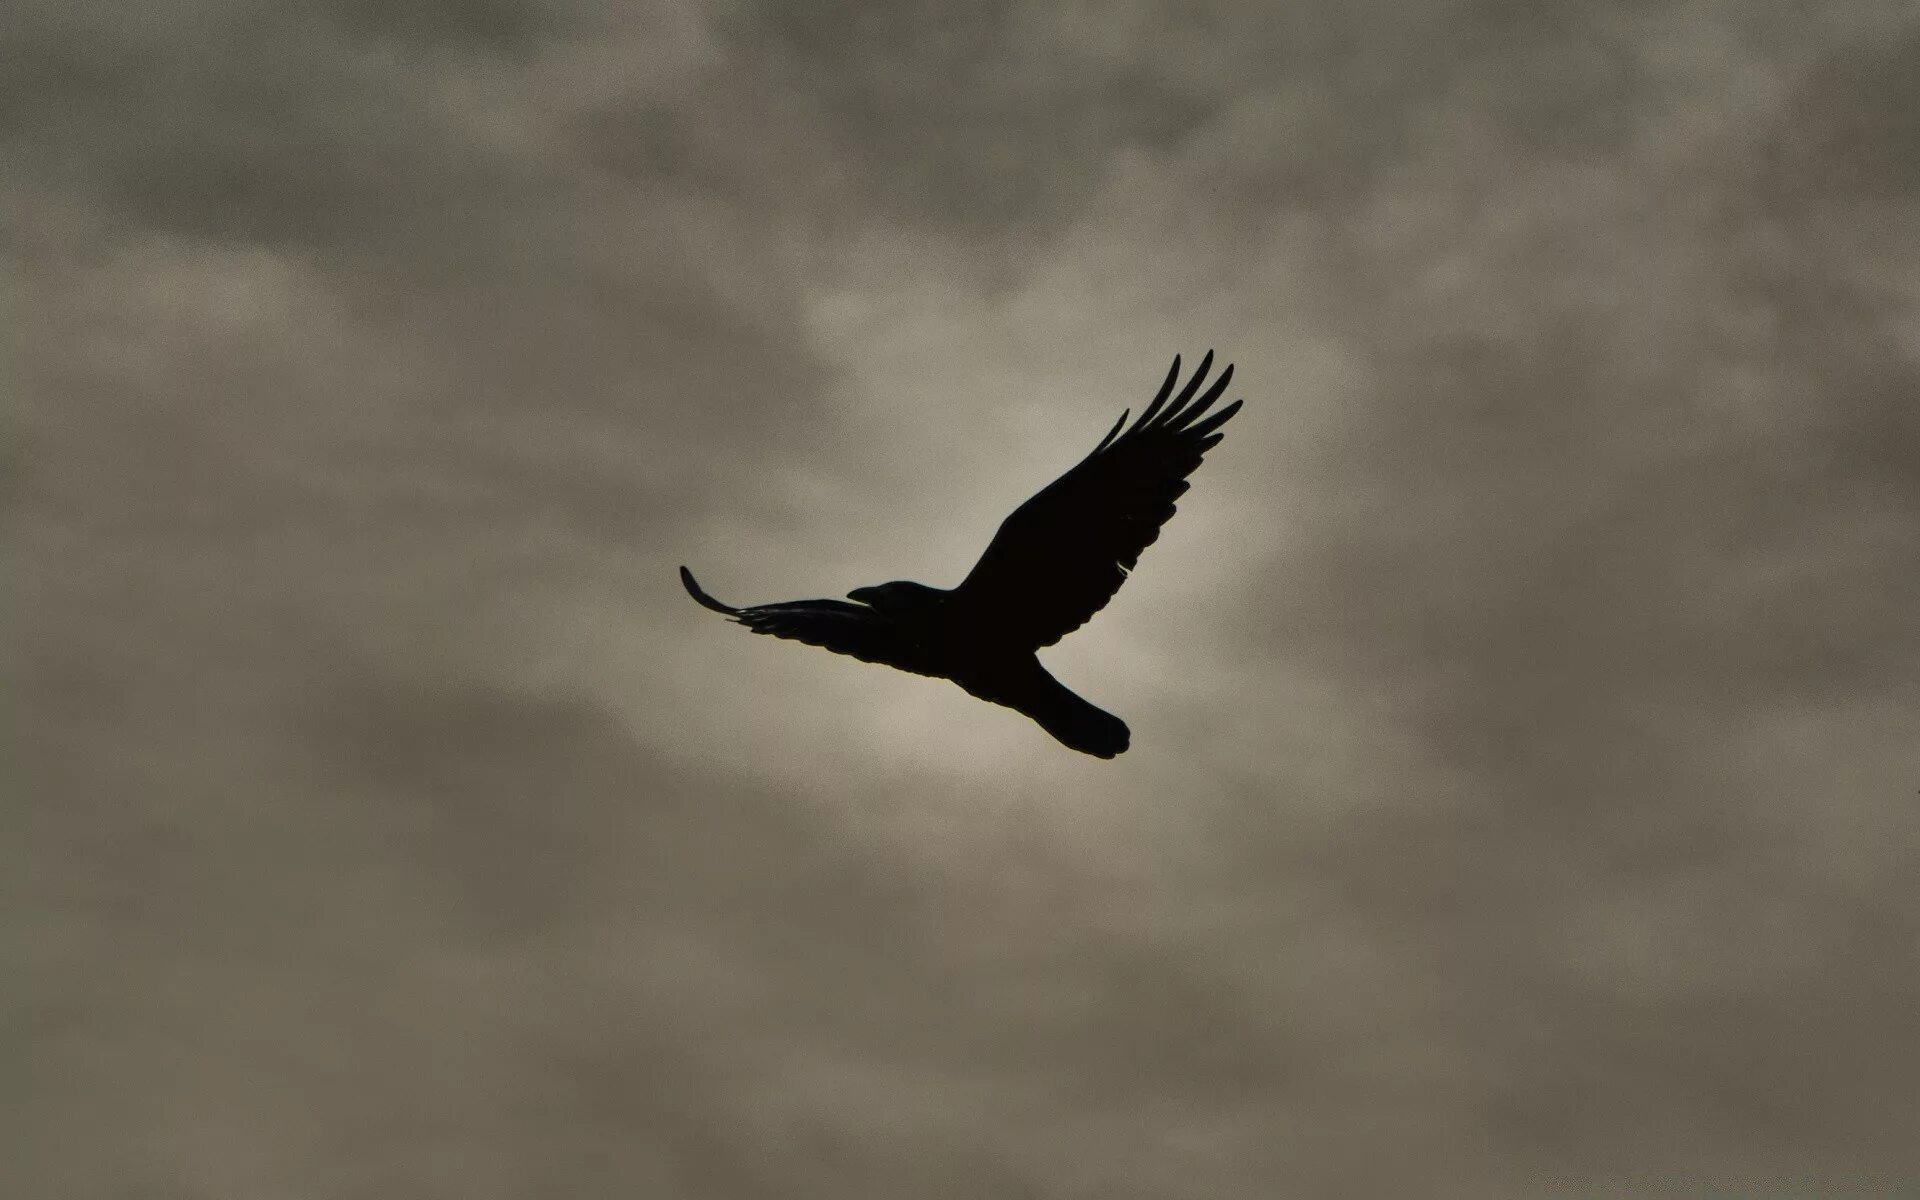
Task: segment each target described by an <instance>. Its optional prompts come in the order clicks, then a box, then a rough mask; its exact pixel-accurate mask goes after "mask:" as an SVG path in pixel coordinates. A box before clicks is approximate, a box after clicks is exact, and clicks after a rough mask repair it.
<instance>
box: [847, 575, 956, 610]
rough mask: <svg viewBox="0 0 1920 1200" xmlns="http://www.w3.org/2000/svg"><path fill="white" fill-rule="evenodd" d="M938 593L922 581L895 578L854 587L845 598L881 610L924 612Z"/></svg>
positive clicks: (935, 599) (932, 603) (937, 599)
mask: <svg viewBox="0 0 1920 1200" xmlns="http://www.w3.org/2000/svg"><path fill="white" fill-rule="evenodd" d="M940 595H941V593H940V590H939V589H938V588H930V587H928V586H927V585H926V584H924V583H913V582H911V581H909V580H905V579H896V580H893V581H892V582H891V583H876V584H874V585H873V586H872V587H859V588H855V589H853V590H852V591H850V592H848V593H847V599H849V600H858V601H859V602H860V603H862V604H865V605H869V606H871V607H873V608H876V609H879V610H880V611H881V612H890V613H909V612H924V611H925V610H926V609H928V608H930V607H932V606H933V605H934V604H935V603H937V602H938V601H939V598H940Z"/></svg>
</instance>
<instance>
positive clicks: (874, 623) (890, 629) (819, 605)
mask: <svg viewBox="0 0 1920 1200" xmlns="http://www.w3.org/2000/svg"><path fill="white" fill-rule="evenodd" d="M680 582H681V583H683V584H685V585H686V588H687V593H688V594H689V595H691V596H692V597H693V598H694V599H695V600H698V601H699V602H700V603H701V604H703V605H705V606H706V607H708V608H710V609H712V610H713V611H715V612H717V613H725V614H726V615H727V616H729V617H732V618H733V619H734V621H735V622H737V623H739V624H741V625H745V626H746V627H747V628H748V629H751V630H753V631H754V632H755V633H766V634H771V635H773V636H774V637H778V638H788V639H791V640H793V641H796V642H805V643H806V644H807V645H809V646H823V647H825V648H826V649H828V650H831V651H833V652H834V653H835V654H850V655H852V656H853V657H854V658H858V659H861V660H863V661H865V662H870V663H882V664H884V665H886V666H889V667H898V668H899V669H900V670H902V671H911V672H913V673H914V674H916V675H934V674H936V672H934V671H932V670H929V669H927V655H926V654H925V652H924V651H923V649H922V634H921V631H919V630H916V629H914V628H912V627H911V626H908V625H905V624H903V623H901V622H900V621H897V620H895V619H894V618H892V617H889V616H886V615H885V614H883V613H880V612H878V611H876V610H874V609H872V608H869V607H867V606H866V605H864V604H850V603H848V602H847V601H845V600H790V601H788V602H786V603H784V604H756V605H754V606H752V607H751V608H735V607H733V606H732V605H730V604H722V603H720V602H719V601H718V600H715V599H714V598H713V597H712V596H709V595H707V593H706V592H704V591H702V590H701V588H700V585H699V583H698V582H696V581H695V580H694V578H693V572H691V571H689V570H687V569H686V568H685V567H681V568H680Z"/></svg>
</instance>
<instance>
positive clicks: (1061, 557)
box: [953, 350, 1241, 648]
mask: <svg viewBox="0 0 1920 1200" xmlns="http://www.w3.org/2000/svg"><path fill="white" fill-rule="evenodd" d="M1212 366H1213V351H1211V350H1209V351H1207V353H1206V355H1205V356H1204V357H1202V358H1201V360H1200V364H1199V366H1198V368H1197V369H1195V371H1194V373H1193V376H1192V378H1190V379H1189V380H1188V381H1187V385H1186V386H1185V387H1184V388H1182V389H1180V394H1179V395H1178V396H1173V398H1172V399H1171V401H1169V399H1168V397H1169V396H1172V393H1173V386H1174V384H1175V383H1176V382H1177V381H1178V379H1179V376H1180V359H1179V357H1178V356H1175V358H1174V360H1173V367H1172V369H1170V370H1169V371H1168V372H1167V377H1166V380H1165V382H1163V383H1162V384H1161V385H1160V390H1159V392H1158V393H1157V394H1155V396H1154V398H1153V402H1152V403H1150V404H1149V405H1147V407H1146V408H1145V409H1144V410H1143V411H1142V412H1141V413H1140V416H1139V418H1138V419H1137V420H1135V421H1134V422H1133V424H1132V425H1131V426H1127V427H1126V430H1125V432H1121V426H1123V425H1126V415H1125V414H1122V416H1121V418H1120V422H1119V424H1117V425H1115V426H1114V431H1113V432H1111V433H1109V434H1108V435H1107V436H1106V437H1105V438H1103V439H1101V442H1100V444H1099V445H1098V446H1095V447H1094V449H1093V452H1092V453H1091V454H1089V455H1087V457H1086V458H1084V459H1082V460H1081V461H1080V462H1079V464H1078V465H1076V466H1075V467H1074V468H1073V469H1072V470H1070V471H1068V472H1067V473H1066V474H1065V475H1062V476H1061V477H1060V478H1058V479H1056V480H1054V481H1053V482H1052V483H1051V484H1048V485H1047V486H1046V487H1045V488H1043V489H1041V491H1040V492H1039V493H1037V494H1036V495H1035V496H1034V497H1033V498H1032V499H1030V500H1028V501H1027V502H1026V503H1025V504H1022V505H1021V506H1020V507H1019V508H1017V509H1015V510H1014V511H1013V514H1012V515H1011V516H1009V517H1008V518H1007V519H1006V520H1005V521H1003V522H1001V525H1000V529H999V531H998V532H997V533H995V534H994V536H993V541H992V542H991V543H989V544H988V546H987V549H986V553H984V554H982V555H981V556H980V561H979V562H978V563H976V564H974V568H973V570H972V571H971V572H970V573H969V574H968V575H967V577H966V579H965V580H963V581H961V584H960V586H959V587H958V588H957V589H955V591H954V596H953V603H954V606H955V611H956V614H958V615H961V616H963V617H964V619H966V620H967V621H968V622H969V623H971V624H973V625H975V626H976V627H977V628H979V629H981V630H991V631H992V632H993V633H994V634H996V635H997V636H1000V637H1004V638H1006V639H1007V640H1008V641H1009V642H1010V643H1012V644H1015V645H1020V646H1026V647H1032V648H1038V647H1040V646H1050V645H1052V644H1053V643H1055V642H1057V641H1059V640H1060V639H1061V638H1063V637H1065V636H1066V635H1067V634H1069V633H1071V632H1073V631H1074V630H1075V629H1078V628H1079V627H1080V626H1082V625H1084V624H1086V622H1087V621H1088V620H1089V619H1090V618H1091V617H1092V616H1093V614H1095V613H1097V612H1099V611H1100V610H1101V609H1102V608H1104V607H1105V606H1106V604H1107V602H1108V601H1109V600H1111V599H1112V598H1113V595H1114V593H1115V592H1117V591H1119V590H1120V585H1121V584H1122V583H1124V582H1126V578H1127V573H1128V572H1129V571H1131V570H1133V568H1134V567H1135V566H1136V565H1137V564H1138V563H1139V561H1140V554H1141V552H1142V551H1144V550H1145V549H1146V548H1147V547H1148V546H1151V545H1152V544H1153V543H1154V542H1155V541H1156V540H1157V539H1158V538H1159V536H1160V528H1161V526H1163V525H1165V524H1166V522H1167V520H1168V519H1169V518H1170V517H1172V516H1173V514H1174V511H1175V505H1174V501H1176V500H1178V499H1179V498H1180V496H1181V495H1183V494H1184V493H1185V492H1186V491H1187V489H1188V487H1189V486H1190V484H1189V483H1188V482H1187V476H1188V475H1190V474H1192V473H1193V471H1194V469H1195V468H1196V467H1198V466H1199V465H1200V460H1201V457H1202V456H1203V455H1205V454H1206V452H1207V450H1209V449H1210V448H1211V447H1213V446H1214V445H1216V444H1218V443H1219V441H1220V439H1221V436H1222V435H1221V434H1219V433H1217V432H1215V431H1216V430H1218V429H1219V428H1220V427H1221V426H1222V425H1224V424H1226V422H1227V421H1228V420H1229V419H1230V418H1232V416H1233V415H1234V414H1235V413H1237V412H1239V411H1240V404H1241V402H1240V401H1239V400H1235V401H1234V402H1233V403H1232V404H1229V405H1227V406H1226V407H1225V408H1222V409H1221V410H1220V411H1218V412H1215V413H1212V415H1208V411H1209V410H1210V409H1211V408H1212V407H1213V405H1214V403H1215V402H1216V401H1218V400H1219V399H1220V397H1221V395H1222V394H1224V393H1225V391H1226V389H1227V386H1228V384H1229V383H1231V382H1232V380H1233V366H1232V364H1228V365H1227V367H1226V368H1225V369H1224V370H1222V371H1221V372H1220V375H1219V377H1218V378H1216V379H1215V380H1214V381H1213V383H1212V385H1211V386H1209V387H1208V388H1207V390H1206V391H1205V393H1203V394H1199V396H1198V398H1197V399H1196V398H1195V397H1196V393H1199V392H1200V385H1201V383H1202V381H1203V380H1205V378H1206V376H1207V373H1208V371H1209V370H1211V368H1212ZM1203 418H1204V419H1203Z"/></svg>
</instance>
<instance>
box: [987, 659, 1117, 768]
mask: <svg viewBox="0 0 1920 1200" xmlns="http://www.w3.org/2000/svg"><path fill="white" fill-rule="evenodd" d="M996 683H997V684H998V686H989V687H978V686H977V685H975V684H974V683H973V681H962V682H961V686H962V687H965V688H966V689H967V690H968V691H969V692H972V693H973V694H974V695H976V696H979V697H980V698H981V699H982V700H991V701H992V702H993V703H995V704H1003V705H1005V706H1006V707H1008V708H1011V709H1013V710H1014V711H1015V712H1018V713H1021V714H1023V715H1025V716H1028V717H1031V718H1032V719H1033V720H1034V721H1036V722H1037V723H1038V724H1039V726H1040V728H1042V729H1044V730H1046V731H1047V732H1048V733H1050V734H1052V735H1053V736H1054V738H1055V740H1057V741H1058V742H1060V744H1061V745H1063V746H1066V747H1068V748H1069V749H1073V750H1078V751H1079V752H1080V753H1082V754H1091V755H1093V756H1094V757H1095V758H1112V757H1114V756H1115V755H1117V754H1121V753H1124V752H1125V751H1126V749H1127V746H1128V744H1129V742H1130V739H1131V734H1129V732H1128V730H1127V723H1126V722H1125V721H1122V720H1121V719H1120V718H1119V717H1116V716H1114V715H1113V714H1112V713H1110V712H1106V711H1105V710H1103V709H1099V708H1095V707H1094V706H1093V705H1091V704H1089V703H1087V702H1086V701H1085V700H1083V699H1081V698H1080V697H1079V696H1077V695H1075V694H1074V693H1073V692H1072V691H1070V690H1068V688H1067V686H1066V685H1065V684H1063V683H1061V682H1060V681H1059V680H1058V679H1055V678H1054V677H1053V676H1051V675H1049V674H1047V671H1046V668H1045V667H1042V666H1041V665H1040V664H1039V662H1038V661H1037V660H1036V661H1034V662H1033V663H1032V665H1031V667H1030V668H1029V669H1026V670H1022V671H1020V672H1019V673H1018V675H1017V676H1016V677H1015V678H1014V679H1012V680H1004V679H1003V680H999V681H996Z"/></svg>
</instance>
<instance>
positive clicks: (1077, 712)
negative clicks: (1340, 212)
mask: <svg viewBox="0 0 1920 1200" xmlns="http://www.w3.org/2000/svg"><path fill="white" fill-rule="evenodd" d="M1212 362H1213V352H1212V351H1208V352H1207V355H1206V357H1205V358H1203V359H1202V360H1201V362H1200V366H1199V369H1198V370H1196V371H1195V372H1194V375H1193V378H1192V379H1191V380H1190V381H1189V382H1188V384H1187V386H1186V387H1185V388H1184V389H1183V390H1182V391H1181V393H1180V395H1179V396H1178V397H1177V398H1175V399H1174V400H1173V401H1172V403H1171V404H1169V403H1168V397H1169V395H1171V393H1172V391H1173V385H1174V382H1175V381H1176V380H1177V378H1178V377H1179V373H1180V359H1179V358H1178V357H1177V356H1176V357H1175V358H1174V360H1173V368H1172V370H1170V371H1168V373H1167V378H1166V381H1165V382H1164V383H1163V384H1161V387H1160V391H1159V394H1158V395H1156V396H1155V397H1154V399H1153V402H1152V403H1151V404H1150V405H1148V406H1147V409H1146V411H1145V412H1143V413H1141V415H1140V419H1139V420H1137V421H1135V422H1134V423H1133V425H1132V426H1131V427H1127V428H1126V429H1125V431H1124V432H1122V427H1123V426H1126V424H1127V415H1128V414H1125V413H1123V414H1121V417H1120V420H1119V421H1118V422H1117V423H1115V425H1114V427H1113V429H1112V430H1110V431H1109V432H1108V434H1107V436H1106V437H1105V438H1103V439H1101V442H1100V444H1099V445H1098V446H1096V447H1094V449H1093V452H1092V453H1090V454H1089V455H1087V457H1086V458H1084V459H1082V460H1081V461H1080V463H1079V464H1078V465H1076V466H1075V467H1074V468H1073V469H1072V470H1070V471H1068V472H1067V473H1066V474H1065V475H1062V476H1061V477H1060V478H1059V479H1057V480H1055V481H1054V482H1053V483H1051V484H1049V485H1048V486H1047V487H1046V488H1044V489H1042V490H1041V491H1040V492H1039V493H1038V494H1036V495H1035V496H1034V497H1033V498H1032V499H1030V500H1028V501H1027V502H1026V503H1025V504H1022V505H1021V506H1020V507H1019V508H1018V509H1016V510H1014V512H1013V514H1012V515H1011V516H1009V517H1008V518H1007V519H1006V520H1005V521H1003V522H1002V523H1001V525H1000V529H999V531H998V532H997V533H996V534H995V535H994V537H993V540H992V542H990V543H989V544H988V546H987V549H986V552H985V553H984V554H983V555H981V557H980V561H979V562H978V563H976V564H975V565H974V568H973V570H972V571H971V572H970V573H969V574H968V575H967V577H966V579H965V580H963V581H962V582H961V583H960V585H959V586H958V587H955V588H935V587H929V586H927V585H926V584H922V583H913V582H910V581H906V580H895V581H893V582H890V583H882V584H875V585H873V586H870V587H861V588H855V589H854V590H853V591H851V592H848V593H847V600H824V599H823V600H794V601H788V602H785V603H780V604H762V605H755V606H753V607H749V608H734V607H732V606H731V605H727V604H722V603H721V602H719V601H718V600H715V599H714V598H713V597H712V596H709V595H708V594H707V593H706V592H705V591H703V590H701V588H700V585H699V583H698V582H696V581H695V579H694V577H693V574H692V572H690V571H688V570H687V568H685V567H681V568H680V579H681V582H682V583H683V584H684V585H685V586H686V589H687V591H688V593H689V594H691V595H692V596H693V598H694V599H695V600H697V601H699V602H700V603H701V604H702V605H705V606H706V607H707V608H710V609H713V610H714V611H715V612H719V613H724V614H726V615H727V616H729V617H731V618H733V620H735V621H736V622H738V623H739V624H742V625H745V626H746V627H747V628H749V629H751V630H753V631H754V632H755V633H765V634H771V635H773V636H775V637H781V638H789V639H792V640H795V641H800V642H806V643H808V644H811V645H815V646H822V647H825V648H826V649H829V650H833V651H835V652H837V653H840V654H848V655H851V656H853V657H855V658H859V659H862V660H864V661H867V662H875V663H883V664H885V665H887V666H891V667H895V668H897V669H899V670H903V671H911V672H913V673H914V674H917V675H928V676H932V677H935V678H940V679H950V680H952V681H953V682H955V683H957V684H959V685H960V686H961V687H962V688H964V689H965V690H966V691H967V692H968V693H970V694H971V695H974V696H977V697H979V698H980V699H982V700H987V701H990V702H991V703H994V704H1000V705H1004V706H1006V707H1008V708H1011V709H1014V710H1015V711H1017V712H1020V713H1023V714H1025V715H1026V716H1028V717H1030V718H1032V719H1033V720H1034V721H1035V722H1037V723H1038V724H1039V725H1040V726H1041V728H1043V729H1045V730H1046V731H1047V732H1048V733H1050V734H1052V735H1053V736H1054V738H1056V739H1057V740H1059V741H1060V742H1061V743H1062V744H1064V745H1066V746H1068V747H1070V748H1072V749H1074V750H1078V751H1081V752H1082V753H1085V754H1091V755H1094V756H1096V757H1099V758H1112V757H1114V756H1115V755H1117V754H1120V753H1121V752H1123V751H1125V750H1126V749H1127V746H1128V743H1129V737H1130V735H1129V733H1128V730H1127V726H1126V723H1125V722H1123V721H1121V720H1120V718H1118V717H1116V716H1114V715H1113V714H1111V713H1108V712H1104V711H1102V710H1101V709H1099V708H1096V707H1094V706H1093V705H1092V704H1089V703H1088V702H1087V701H1085V700H1083V699H1082V698H1080V697H1079V696H1077V695H1075V694H1074V693H1073V692H1072V691H1070V690H1068V689H1067V688H1066V687H1065V686H1064V685H1062V684H1061V683H1060V681H1059V680H1057V679H1055V678H1054V677H1053V676H1052V675H1050V674H1048V673H1047V670H1046V668H1045V667H1043V666H1041V665H1040V660H1039V658H1038V657H1037V656H1036V654H1035V652H1036V651H1037V650H1039V649H1040V648H1042V647H1044V646H1050V645H1052V644H1053V643H1055V642H1057V641H1059V640H1060V639H1061V638H1062V637H1064V636H1066V635H1067V634H1068V633H1071V632H1072V631H1073V630H1075V629H1078V628H1079V627H1080V626H1081V625H1084V624H1085V623H1086V622H1087V621H1088V619H1090V618H1091V617H1092V616H1093V614H1094V613H1096V612H1098V611H1099V610H1100V609H1101V608H1103V607H1105V605H1106V603H1107V601H1108V600H1110V599H1111V598H1112V597H1113V594H1114V593H1115V592H1116V591H1118V590H1119V588H1120V585H1121V583H1123V582H1124V581H1125V580H1126V577H1127V573H1128V572H1129V571H1131V570H1132V569H1133V568H1134V566H1135V564H1136V563H1138V561H1139V558H1140V553H1141V552H1142V551H1143V550H1145V549H1146V548H1147V547H1148V546H1150V545H1152V544H1153V542H1154V541H1155V540H1156V539H1157V538H1158V537H1159V534H1160V527H1161V526H1162V525H1163V524H1165V523H1166V521H1167V519H1168V518H1169V517H1171V516H1172V515H1173V512H1174V501H1175V500H1176V499H1177V498H1178V497H1179V496H1180V495H1181V494H1182V493H1184V492H1185V491H1186V490H1187V487H1188V484H1187V481H1186V477H1187V475H1189V474H1190V473H1192V471H1193V469H1194V468H1195V467H1198V466H1199V465H1200V460H1201V457H1202V456H1203V455H1204V454H1205V453H1206V451H1207V450H1208V449H1209V448H1210V447H1212V446H1213V445H1214V444H1215V443H1217V442H1219V441H1220V438H1221V435H1220V434H1219V433H1216V432H1215V430H1217V429H1218V428H1219V427H1220V426H1221V425H1223V424H1225V423H1226V421H1227V420H1228V418H1230V417H1232V416H1233V414H1234V413H1235V412H1237V411H1239V408H1240V401H1238V400H1236V401H1234V402H1233V403H1232V404H1229V405H1228V406H1226V407H1225V408H1223V409H1221V410H1220V411H1218V412H1216V413H1214V414H1212V415H1211V416H1206V415H1205V414H1206V412H1207V410H1208V409H1209V408H1210V407H1211V406H1212V405H1213V403H1214V401H1215V400H1217V399H1219V397H1220V394H1221V393H1222V392H1223V391H1225V390H1226V386H1227V384H1228V382H1229V381H1230V380H1231V379H1232V378H1233V367H1232V366H1231V365H1229V366H1228V367H1227V368H1226V369H1225V370H1223V371H1222V372H1221V373H1220V376H1219V377H1218V378H1217V379H1216V380H1215V381H1214V383H1213V385H1212V386H1211V387H1210V388H1208V389H1207V391H1206V393H1205V394H1204V395H1201V396H1199V398H1198V399H1195V393H1196V392H1197V391H1198V390H1199V387H1200V383H1201V381H1202V380H1203V379H1204V378H1205V377H1206V374H1207V370H1208V368H1209V366H1210V365H1211V364H1212ZM1203 418H1204V419H1203ZM849 601H852V603H849Z"/></svg>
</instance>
